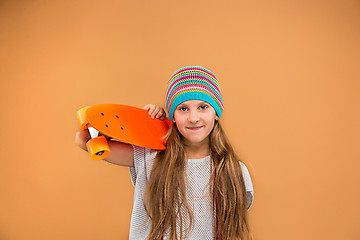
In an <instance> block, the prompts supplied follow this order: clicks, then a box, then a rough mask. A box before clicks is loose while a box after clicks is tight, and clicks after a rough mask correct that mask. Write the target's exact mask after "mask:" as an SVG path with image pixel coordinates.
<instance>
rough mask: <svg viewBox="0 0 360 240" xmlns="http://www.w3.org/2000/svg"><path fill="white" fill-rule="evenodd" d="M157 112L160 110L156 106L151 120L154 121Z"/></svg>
mask: <svg viewBox="0 0 360 240" xmlns="http://www.w3.org/2000/svg"><path fill="white" fill-rule="evenodd" d="M159 111H160V108H159V107H158V106H156V107H155V108H154V110H153V112H152V114H151V118H152V119H154V118H155V117H156V115H157V114H158V112H159Z"/></svg>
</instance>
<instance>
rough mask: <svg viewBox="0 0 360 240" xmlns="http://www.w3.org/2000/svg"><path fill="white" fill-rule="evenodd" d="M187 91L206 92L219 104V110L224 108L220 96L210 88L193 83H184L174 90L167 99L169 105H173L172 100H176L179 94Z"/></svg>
mask: <svg viewBox="0 0 360 240" xmlns="http://www.w3.org/2000/svg"><path fill="white" fill-rule="evenodd" d="M189 89H203V91H205V92H208V93H210V94H211V95H212V97H213V98H214V100H215V101H216V102H217V103H218V104H219V106H221V107H220V108H224V106H223V104H222V99H221V95H219V94H217V93H216V92H215V91H213V90H212V89H211V88H209V87H207V86H205V85H202V84H194V83H190V84H187V83H184V84H183V85H182V86H181V88H180V87H178V88H176V89H175V90H174V91H172V93H171V95H170V97H168V99H169V101H168V102H170V105H171V104H172V103H173V99H174V98H176V96H178V95H179V93H181V92H187V90H189ZM167 107H168V104H167V105H166V108H167Z"/></svg>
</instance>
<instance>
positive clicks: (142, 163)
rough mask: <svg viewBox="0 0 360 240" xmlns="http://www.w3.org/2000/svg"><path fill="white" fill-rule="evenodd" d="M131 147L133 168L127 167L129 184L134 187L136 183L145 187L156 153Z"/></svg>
mask: <svg viewBox="0 0 360 240" xmlns="http://www.w3.org/2000/svg"><path fill="white" fill-rule="evenodd" d="M132 147H133V150H134V167H129V171H130V177H131V182H132V184H133V186H134V187H135V186H136V184H137V183H141V184H142V185H144V184H145V185H146V183H147V181H148V179H149V176H150V172H151V168H152V166H153V164H154V160H155V156H156V154H157V151H156V150H153V149H150V148H144V147H139V146H135V145H132Z"/></svg>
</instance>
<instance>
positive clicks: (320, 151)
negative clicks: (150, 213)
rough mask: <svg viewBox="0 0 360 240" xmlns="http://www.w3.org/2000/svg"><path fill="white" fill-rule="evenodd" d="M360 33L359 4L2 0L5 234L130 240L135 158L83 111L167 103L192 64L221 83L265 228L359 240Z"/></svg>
mask: <svg viewBox="0 0 360 240" xmlns="http://www.w3.org/2000/svg"><path fill="white" fill-rule="evenodd" d="M359 43H360V3H359V1H356V0H346V1H341V0H337V1H336V0H334V1H328V0H326V1H325V0H319V1H310V0H305V1H287V0H282V1H281V0H273V1H238V0H232V1H215V0H208V1H187V0H182V1H175V0H162V1H160V0H159V1H120V0H118V1H115V0H113V1H110V0H109V1H84V0H77V1H73V0H71V1H70V0H61V1H60V0H59V1H40V0H38V1H36V0H34V1H6V0H4V1H1V2H0V79H1V85H0V87H1V95H0V97H1V120H0V123H1V126H0V128H1V133H2V137H1V139H0V149H1V153H2V157H1V163H0V164H1V165H0V166H1V167H0V194H1V196H0V239H1V240H20V239H36V240H43V239H44V240H45V239H51V240H58V239H59V240H60V239H61V240H62V239H67V240H68V239H70V240H73V239H76V240H77V239H86V240H88V239H94V240H97V239H106V240H107V239H109V240H111V239H127V237H128V231H129V221H130V214H131V208H132V193H133V188H132V185H131V182H130V176H129V172H128V169H127V168H123V167H118V166H116V165H111V164H109V163H106V162H104V161H92V160H90V158H89V156H88V154H87V153H86V152H84V151H82V150H81V149H80V148H78V147H77V146H76V145H75V143H74V136H75V132H76V131H77V129H78V123H77V122H76V118H75V112H76V111H77V110H78V109H79V108H81V107H84V106H87V105H93V104H99V103H121V104H128V105H132V106H138V107H143V106H144V105H145V104H147V103H154V104H157V105H160V106H162V107H164V106H165V102H164V98H165V90H166V82H167V80H168V78H169V77H170V76H171V74H172V73H173V72H174V71H175V70H177V69H178V68H180V67H183V66H186V65H201V66H204V67H206V68H209V69H210V70H212V71H213V72H215V74H216V75H217V77H218V78H219V79H220V83H221V87H222V92H223V96H224V103H225V112H224V114H223V117H222V119H221V121H222V124H223V126H224V128H225V130H226V132H227V134H228V137H229V138H230V140H231V142H232V144H233V146H234V148H235V149H236V151H237V152H238V155H239V156H240V157H241V159H242V160H243V161H244V162H245V163H246V164H247V166H248V168H249V170H250V173H251V176H252V178H253V183H254V187H255V202H254V204H253V206H252V208H251V210H250V211H249V217H250V224H251V228H252V230H253V232H254V235H255V239H259V240H268V239H270V240H283V239H284V240H285V239H286V240H288V239H292V240H298V239H299V240H300V239H301V240H302V239H314V240H315V239H360V207H359V202H360V187H359V184H360V174H359V167H360V163H359V160H360V153H359V143H360V141H359V135H360V127H359V123H360V112H359V110H360V107H359V102H360V101H359V100H360V96H359V90H360V83H359V80H360V44H359Z"/></svg>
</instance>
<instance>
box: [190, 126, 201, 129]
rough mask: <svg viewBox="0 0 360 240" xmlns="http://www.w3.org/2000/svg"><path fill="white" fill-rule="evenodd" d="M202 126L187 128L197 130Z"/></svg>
mask: <svg viewBox="0 0 360 240" xmlns="http://www.w3.org/2000/svg"><path fill="white" fill-rule="evenodd" d="M202 127H203V126H200V127H188V129H190V130H198V129H200V128H202Z"/></svg>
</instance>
